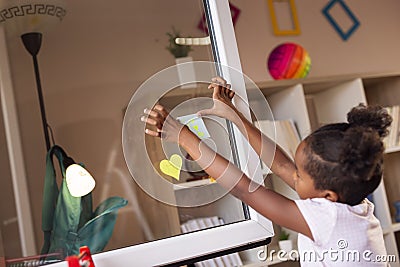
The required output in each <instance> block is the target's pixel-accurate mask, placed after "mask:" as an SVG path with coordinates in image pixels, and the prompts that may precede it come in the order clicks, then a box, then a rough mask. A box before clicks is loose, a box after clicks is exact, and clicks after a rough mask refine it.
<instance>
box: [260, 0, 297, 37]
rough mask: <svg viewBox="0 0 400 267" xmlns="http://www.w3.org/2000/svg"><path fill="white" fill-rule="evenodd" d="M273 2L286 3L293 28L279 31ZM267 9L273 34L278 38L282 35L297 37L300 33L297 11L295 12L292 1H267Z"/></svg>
mask: <svg viewBox="0 0 400 267" xmlns="http://www.w3.org/2000/svg"><path fill="white" fill-rule="evenodd" d="M274 2H279V3H282V2H286V3H287V4H288V5H289V9H290V12H289V14H290V19H291V22H292V25H293V27H292V28H290V29H281V27H280V26H279V23H278V17H277V13H276V12H275V6H274ZM267 3H268V7H269V14H270V17H271V23H272V28H273V30H274V34H275V35H278V36H280V35H281V36H282V35H299V34H300V33H301V31H300V25H299V19H298V16H297V10H296V5H295V3H294V0H267Z"/></svg>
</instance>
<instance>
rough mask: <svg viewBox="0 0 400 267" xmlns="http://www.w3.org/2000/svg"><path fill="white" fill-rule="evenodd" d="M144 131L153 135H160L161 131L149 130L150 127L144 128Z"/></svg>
mask: <svg viewBox="0 0 400 267" xmlns="http://www.w3.org/2000/svg"><path fill="white" fill-rule="evenodd" d="M144 132H145V133H146V134H148V135H151V136H154V137H160V136H161V133H160V132H158V131H157V132H155V131H153V130H150V129H145V130H144Z"/></svg>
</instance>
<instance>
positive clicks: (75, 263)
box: [65, 256, 81, 267]
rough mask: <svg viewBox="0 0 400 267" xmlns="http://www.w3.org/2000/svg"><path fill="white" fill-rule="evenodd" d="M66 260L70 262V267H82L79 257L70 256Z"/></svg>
mask: <svg viewBox="0 0 400 267" xmlns="http://www.w3.org/2000/svg"><path fill="white" fill-rule="evenodd" d="M65 260H66V261H67V262H68V267H81V265H80V263H79V257H78V256H68V257H66V258H65Z"/></svg>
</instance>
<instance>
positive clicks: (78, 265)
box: [65, 246, 95, 267]
mask: <svg viewBox="0 0 400 267" xmlns="http://www.w3.org/2000/svg"><path fill="white" fill-rule="evenodd" d="M65 260H66V261H67V262H68V267H95V266H94V262H93V259H92V254H91V253H90V250H89V247H87V246H83V247H81V248H79V255H78V256H69V257H67V258H65ZM88 263H89V264H88Z"/></svg>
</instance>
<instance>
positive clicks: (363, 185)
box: [142, 77, 392, 266]
mask: <svg viewBox="0 0 400 267" xmlns="http://www.w3.org/2000/svg"><path fill="white" fill-rule="evenodd" d="M212 81H213V82H212V83H211V84H210V86H209V88H210V89H212V90H213V99H214V106H213V108H211V109H208V110H202V111H200V112H199V115H217V116H220V117H224V118H226V119H228V120H230V121H232V122H233V123H235V124H236V125H237V127H238V128H239V129H240V131H241V132H242V133H243V135H244V136H246V138H248V141H249V143H250V145H251V146H252V147H253V148H254V149H255V151H256V152H257V154H258V155H260V157H261V159H267V158H268V153H273V152H275V156H274V161H273V163H272V166H271V170H272V171H273V172H274V173H275V174H276V175H278V176H279V177H280V178H281V179H283V180H284V181H285V182H286V183H287V184H288V185H289V186H290V187H292V188H293V189H295V190H296V192H297V193H298V195H299V197H300V199H299V200H295V201H293V200H291V199H288V198H286V197H285V196H282V195H280V194H278V193H276V192H274V191H272V190H270V189H267V188H265V187H259V188H257V189H256V190H255V191H251V192H250V191H249V188H250V187H249V185H250V182H251V180H250V179H249V177H247V176H246V175H245V174H244V173H243V172H242V171H241V170H240V169H238V168H237V167H236V166H235V165H234V164H232V163H231V162H229V161H228V160H226V159H225V158H224V157H222V156H221V155H219V154H217V153H215V152H214V151H213V150H212V149H210V148H209V147H208V146H207V145H206V144H204V143H203V142H201V140H200V139H199V138H198V137H197V136H196V135H195V134H194V133H192V132H191V131H190V130H189V129H188V127H186V126H184V125H182V124H180V123H179V122H178V121H177V120H175V119H174V118H172V117H171V116H169V113H168V111H167V110H166V109H165V108H164V107H162V106H160V105H156V106H155V107H154V108H153V109H151V110H150V109H146V110H145V114H146V116H143V117H142V121H144V122H146V130H145V132H146V134H148V135H151V136H155V137H161V138H163V139H165V140H167V141H171V142H177V143H178V144H179V145H180V146H181V147H183V148H184V149H185V150H186V151H187V152H188V153H189V154H190V156H191V157H192V158H193V159H194V160H196V162H197V163H198V164H199V165H200V166H201V167H202V168H203V169H204V170H205V171H206V172H207V173H208V174H209V175H210V176H211V177H214V178H216V180H217V182H218V183H220V184H221V185H222V186H224V187H226V188H231V191H230V193H232V194H233V195H234V196H236V197H237V198H239V199H241V200H242V201H243V202H245V203H246V204H248V205H249V206H251V207H252V208H253V209H255V210H256V211H258V212H259V213H260V214H261V215H263V216H265V217H267V218H269V219H270V220H271V221H273V222H275V223H277V224H279V225H281V226H283V227H286V228H288V229H291V230H294V231H296V232H298V233H299V237H298V249H299V255H300V261H301V265H302V266H366V265H368V266H387V263H385V262H380V259H381V258H382V256H383V257H384V256H385V255H386V249H385V246H384V241H383V234H382V230H381V227H380V223H379V221H378V220H377V218H376V217H375V216H374V214H373V211H374V205H373V203H371V202H370V201H368V200H367V199H366V197H367V196H368V195H369V194H371V193H372V192H373V191H374V190H375V189H376V188H377V187H378V185H379V183H380V181H381V178H382V170H383V152H384V146H383V143H382V138H383V137H385V136H386V135H387V127H388V126H389V125H390V123H391V121H392V119H391V117H390V116H389V115H388V114H387V112H386V110H385V109H383V108H381V107H375V106H369V107H367V106H364V105H361V104H360V105H359V106H357V107H354V108H353V109H352V110H351V111H350V112H349V113H348V114H347V120H348V122H347V123H334V124H328V125H325V126H322V127H321V128H319V129H318V130H316V131H315V132H313V133H311V134H310V135H309V136H308V137H307V138H305V139H304V140H303V141H302V142H301V143H300V144H299V146H298V148H297V151H296V154H295V159H294V162H293V161H292V160H291V159H290V158H289V157H288V156H287V155H286V154H285V153H284V152H283V150H282V149H281V148H279V147H278V146H276V148H277V149H276V151H272V150H273V148H274V147H275V144H274V143H273V141H272V140H271V139H269V138H268V137H266V136H265V135H263V134H262V133H261V132H260V131H259V130H258V129H257V128H256V127H254V125H253V124H252V123H251V122H250V121H248V120H247V119H246V118H245V117H244V116H243V115H242V114H241V113H240V112H239V111H238V110H237V109H236V108H235V106H234V105H233V104H232V101H231V100H232V98H233V97H234V94H235V93H234V92H233V91H232V90H231V89H230V85H229V84H226V81H225V80H223V79H222V78H220V77H217V78H214V79H213V80H212ZM233 177H239V179H235V178H233Z"/></svg>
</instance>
